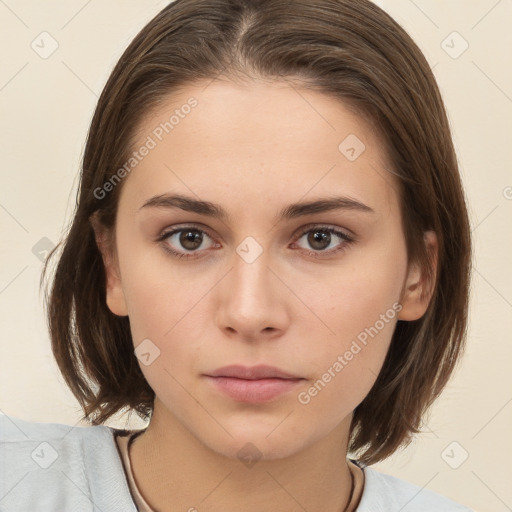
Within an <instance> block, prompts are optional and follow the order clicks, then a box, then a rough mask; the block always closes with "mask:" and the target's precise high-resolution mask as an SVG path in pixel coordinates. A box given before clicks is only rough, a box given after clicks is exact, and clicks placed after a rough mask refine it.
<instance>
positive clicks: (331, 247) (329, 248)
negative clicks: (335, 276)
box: [294, 226, 354, 258]
mask: <svg viewBox="0 0 512 512" xmlns="http://www.w3.org/2000/svg"><path fill="white" fill-rule="evenodd" d="M302 240H305V243H304V242H303V241H302ZM352 243H354V238H352V237H351V236H349V235H347V234H345V233H344V232H343V231H340V230H338V229H335V228H333V227H329V226H319V227H313V228H310V229H308V230H305V231H303V232H302V235H301V236H300V237H299V238H298V239H297V241H296V242H295V243H294V245H295V246H298V247H299V248H301V249H303V250H304V251H306V252H307V253H308V254H309V255H310V256H314V257H318V258H320V257H329V256H332V255H334V254H335V253H337V252H338V251H342V250H344V249H346V248H348V246H349V245H350V244H352Z"/></svg>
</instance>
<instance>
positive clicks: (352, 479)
mask: <svg viewBox="0 0 512 512" xmlns="http://www.w3.org/2000/svg"><path fill="white" fill-rule="evenodd" d="M143 432H144V431H139V432H135V433H134V434H132V435H131V436H130V437H129V438H128V445H127V451H128V460H130V458H129V457H130V455H129V453H130V448H131V445H132V443H133V441H134V440H135V438H136V437H138V436H139V435H140V434H142V433H143ZM347 467H348V471H349V473H350V494H349V495H348V500H347V504H346V505H345V507H344V508H343V510H342V511H340V512H348V510H349V508H350V505H351V503H352V499H353V498H354V490H355V479H354V472H353V471H352V469H351V468H350V465H347ZM129 472H130V476H131V478H132V479H133V473H132V468H131V464H129ZM133 484H134V485H135V486H136V484H135V481H134V480H133ZM137 493H138V495H139V496H140V497H141V498H142V495H141V494H140V491H139V490H138V489H137ZM142 499H143V498H142ZM144 506H146V507H147V509H148V510H152V509H150V508H149V505H148V504H147V503H144Z"/></svg>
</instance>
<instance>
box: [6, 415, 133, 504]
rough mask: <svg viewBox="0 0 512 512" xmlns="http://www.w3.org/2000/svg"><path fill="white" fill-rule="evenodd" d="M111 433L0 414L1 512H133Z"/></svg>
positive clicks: (93, 427) (109, 429) (99, 429)
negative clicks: (104, 511)
mask: <svg viewBox="0 0 512 512" xmlns="http://www.w3.org/2000/svg"><path fill="white" fill-rule="evenodd" d="M113 433H114V430H113V429H111V428H109V427H106V426H91V427H74V426H70V425H63V424H58V423H37V422H29V421H24V420H21V419H18V418H13V417H10V416H6V415H0V496H1V497H2V510H6V511H10V510H13V511H14V510H16V511H19V510H27V511H28V510H40V511H50V510H52V511H53V510H81V511H82V510H83V511H91V512H92V511H93V510H98V509H100V510H113V511H120V512H121V511H123V512H124V511H135V510H136V508H135V506H134V504H133V501H132V500H131V498H130V493H129V489H128V486H127V482H126V478H125V475H124V469H123V465H122V462H121V459H120V457H119V453H118V451H117V447H116V444H115V439H114V436H113Z"/></svg>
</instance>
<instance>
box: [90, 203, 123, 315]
mask: <svg viewBox="0 0 512 512" xmlns="http://www.w3.org/2000/svg"><path fill="white" fill-rule="evenodd" d="M97 213H98V212H94V213H93V214H92V215H91V217H90V219H89V220H90V222H91V226H92V228H93V230H94V237H95V239H96V245H97V246H98V249H99V250H100V253H101V256H102V259H103V265H104V266H105V275H106V280H107V282H106V291H107V297H106V301H107V306H108V308H109V309H110V311H112V313H114V315H117V316H127V315H128V310H127V307H126V301H125V298H124V293H123V287H122V283H121V273H120V271H119V262H118V258H117V251H116V248H115V241H114V236H113V233H112V232H111V230H109V229H107V228H106V227H105V226H104V224H103V223H102V222H101V221H100V220H99V218H98V216H97Z"/></svg>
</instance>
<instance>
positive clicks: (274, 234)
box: [107, 81, 427, 459]
mask: <svg viewBox="0 0 512 512" xmlns="http://www.w3.org/2000/svg"><path fill="white" fill-rule="evenodd" d="M191 98H194V100H190V99H191ZM187 104H188V105H194V106H193V107H191V108H186V107H184V105H187ZM173 115H174V119H173V120H171V123H172V128H169V126H170V125H169V124H168V125H165V124H161V123H165V122H166V121H167V122H169V120H170V119H171V116H173ZM178 118H179V120H178ZM162 126H167V131H168V133H166V130H165V129H163V128H162ZM137 133H138V137H137V139H138V140H137V143H136V144H135V147H134V149H135V150H139V149H140V148H141V147H142V146H144V145H146V147H149V148H150V149H149V150H148V151H144V150H141V151H140V152H139V153H140V155H142V153H146V154H145V156H141V158H140V161H138V163H137V164H136V166H134V168H133V170H131V171H130V173H129V175H128V176H127V177H125V178H124V180H125V181H124V182H123V184H122V191H121V195H120V200H119V206H118V217H117V224H116V227H115V240H116V246H115V247H116V252H117V254H116V259H115V263H114V264H112V265H109V267H108V286H107V288H108V292H107V302H108V305H109V307H110V309H111V310H112V311H113V312H114V313H115V314H118V315H128V316H129V319H130V326H131V330H132V335H133V340H134V345H135V347H137V353H138V355H139V358H140V360H141V362H140V364H141V369H142V371H143V373H144V375H145V377H146V379H147V381H148V383H149V385H150V386H151V387H152V389H153V390H154V391H155V394H156V397H157V398H156V401H155V415H157V414H158V415H159V417H160V418H164V417H166V418H168V419H169V421H170V422H171V421H172V422H178V423H179V424H180V425H182V426H183V427H184V428H185V429H186V431H188V432H189V433H191V434H192V435H193V436H194V437H195V438H196V439H197V440H199V441H200V442H201V443H203V445H205V446H207V447H209V448H210V449H212V450H213V451H215V452H217V453H219V454H223V455H226V456H230V457H234V456H236V454H237V452H238V451H239V450H240V449H241V448H242V447H243V446H244V445H245V444H246V443H248V442H250V443H252V444H253V445H254V446H255V447H257V449H258V450H259V452H260V454H261V456H262V457H264V458H267V459H275V458H279V457H285V456H288V455H292V454H294V453H298V452H300V451H301V450H304V449H306V448H307V447H310V446H313V445H314V444H315V443H317V442H319V441H321V440H322V439H325V438H327V436H329V434H332V433H339V431H341V430H342V429H344V428H345V429H346V428H347V425H348V424H349V420H350V417H351V414H352V411H353V410H354V408H355V407H356V406H357V405H358V404H359V403H360V402H361V401H362V400H363V399H364V397H365V396H366V395H367V394H368V392H369V391H370V389H371V387H372V385H373V383H374V382H375V380H376V378H377V375H378V373H379V370H380V368H381V366H382V364H383V361H384V358H385V356H386V352H387V350H388V347H389V344H390V340H391V337H392V334H393V331H394V328H395V325H396V322H397V320H398V319H403V320H413V319H416V318H419V317H420V316H421V315H422V314H423V313H424V311H425V308H426V306H427V304H426V303H425V302H422V301H421V300H420V298H419V295H420V293H419V292H420V291H421V287H420V272H419V269H417V268H416V267H415V266H414V265H408V259H407V252H406V246H405V239H404V235H403V231H402V227H401V217H400V203H399V196H398V192H397V190H398V187H397V183H396V182H395V181H394V178H393V177H392V175H391V174H390V173H388V172H387V171H386V170H385V168H389V164H388V162H387V161H386V156H385V148H384V147H383V146H382V145H381V141H380V140H379V138H378V136H377V135H376V133H374V131H373V130H372V129H371V127H370V126H369V125H367V124H365V122H364V121H363V120H362V118H360V117H358V116H356V115H355V114H354V113H352V112H351V111H350V110H349V109H348V108H347V107H346V106H344V105H343V104H342V103H340V101H339V100H336V99H333V98H330V97H327V96H325V95H322V94H320V93H316V92H312V91H307V90H306V89H302V88H298V87H295V88H292V87H290V86H289V85H288V84H287V83H285V82H274V83H272V84H268V83H265V84H263V83H254V84H251V85H250V86H249V85H246V86H240V85H235V84H233V83H231V82H229V81H214V82H212V83H210V84H209V85H208V86H206V83H203V84H196V85H190V86H188V87H187V88H185V89H183V90H181V91H180V92H179V93H175V94H173V95H172V97H170V98H169V99H168V101H167V102H166V103H165V104H162V105H161V106H160V107H159V109H158V110H157V111H155V112H153V113H152V114H151V115H149V116H147V118H146V119H145V120H144V122H143V123H142V124H141V126H140V127H139V129H138V132H137ZM160 139H161V140H160ZM363 145H364V146H363ZM175 196H181V197H180V198H177V197H175ZM308 205H309V206H308ZM233 365H234V366H235V367H234V368H230V369H226V367H228V366H229V367H231V366H233ZM266 367H272V368H266Z"/></svg>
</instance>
